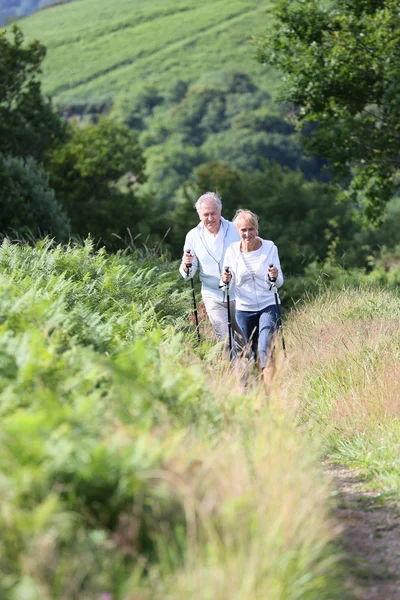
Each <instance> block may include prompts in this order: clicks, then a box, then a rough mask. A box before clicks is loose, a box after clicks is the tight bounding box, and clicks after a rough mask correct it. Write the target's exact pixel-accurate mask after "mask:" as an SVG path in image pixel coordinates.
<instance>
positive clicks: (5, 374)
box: [0, 240, 345, 600]
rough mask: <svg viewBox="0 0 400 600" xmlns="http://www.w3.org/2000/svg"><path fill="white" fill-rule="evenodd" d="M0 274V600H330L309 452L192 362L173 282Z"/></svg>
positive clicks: (333, 532) (167, 273)
mask: <svg viewBox="0 0 400 600" xmlns="http://www.w3.org/2000/svg"><path fill="white" fill-rule="evenodd" d="M0 265H1V271H2V277H1V279H0V377H1V391H0V413H1V426H0V473H1V477H0V489H1V497H2V502H1V509H0V535H1V538H2V544H1V545H0V568H1V572H2V577H1V583H0V596H1V597H2V598H4V599H5V600H16V599H25V598H29V599H30V600H36V599H39V598H40V599H41V600H50V599H51V600H55V599H62V600H67V599H68V600H69V599H73V598H79V599H80V600H82V599H83V600H86V599H87V600H89V599H90V600H92V599H93V600H99V598H101V599H103V598H110V597H111V598H112V599H113V600H116V599H118V600H129V599H133V598H135V599H137V598H143V599H144V598H198V597H203V598H221V599H222V598H233V599H235V598H237V599H239V598H241V599H242V598H260V599H261V598H266V597H267V598H271V600H273V599H275V598H276V599H278V598H279V599H282V600H284V599H290V600H292V599H296V598H307V599H315V600H317V599H318V600H321V599H324V598H327V599H328V598H330V599H332V598H344V594H345V591H344V588H343V582H342V581H341V580H342V579H343V576H342V575H341V576H340V577H339V574H338V570H339V561H340V556H339V555H338V553H337V550H336V549H335V545H334V541H335V539H336V538H337V535H338V529H337V527H336V525H335V523H334V521H333V519H332V516H331V495H330V494H331V488H330V486H329V485H328V483H327V482H326V481H325V480H324V478H323V476H322V469H321V466H320V464H319V457H320V456H321V453H323V451H324V448H323V446H322V445H321V442H320V440H318V439H317V438H315V439H314V440H311V439H310V438H309V436H308V435H306V434H305V433H304V431H303V429H302V428H298V426H297V423H296V419H295V418H294V414H295V407H293V410H289V408H286V409H285V408H284V402H283V401H282V400H279V401H278V399H279V398H280V396H279V394H277V395H276V397H275V400H270V401H268V400H267V399H266V398H265V397H264V395H263V391H262V388H260V387H259V386H258V385H257V382H253V384H252V385H250V386H249V387H248V390H247V392H246V393H244V390H243V387H242V382H241V381H240V379H239V378H238V377H237V376H236V374H235V372H233V371H231V369H230V368H229V366H227V365H225V367H222V366H221V365H222V362H221V352H220V349H219V348H218V347H216V346H215V344H214V342H213V341H212V340H205V341H203V343H202V346H201V347H200V348H198V349H196V348H194V345H193V342H194V340H195V337H194V336H193V334H192V333H191V332H190V324H189V325H188V320H187V313H188V310H189V309H190V306H191V303H190V296H189V295H188V292H187V291H186V290H183V289H182V285H181V283H180V282H179V279H178V275H177V271H176V265H168V264H165V263H163V262H160V261H155V260H151V259H139V258H138V257H137V256H128V255H125V254H119V255H114V256H107V255H106V254H105V253H104V252H103V251H98V252H94V251H93V247H92V246H91V244H90V243H89V242H88V243H86V245H84V246H78V245H77V246H70V247H67V248H61V247H56V248H51V247H50V244H49V243H48V242H46V241H44V242H39V243H37V244H36V246H35V247H28V246H18V245H13V244H11V243H10V242H8V241H7V240H5V241H4V242H3V244H2V246H1V248H0ZM294 403H295V402H294Z"/></svg>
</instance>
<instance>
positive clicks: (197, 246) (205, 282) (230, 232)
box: [179, 217, 240, 301]
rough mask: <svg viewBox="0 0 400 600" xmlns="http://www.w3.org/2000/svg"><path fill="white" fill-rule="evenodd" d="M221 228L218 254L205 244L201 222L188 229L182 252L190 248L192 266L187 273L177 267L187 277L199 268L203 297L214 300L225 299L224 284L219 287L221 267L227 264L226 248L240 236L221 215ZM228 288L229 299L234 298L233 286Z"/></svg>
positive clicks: (231, 224) (232, 225)
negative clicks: (210, 297) (229, 292)
mask: <svg viewBox="0 0 400 600" xmlns="http://www.w3.org/2000/svg"><path fill="white" fill-rule="evenodd" d="M221 228H222V231H221V233H222V236H223V241H222V244H221V248H220V250H221V251H220V253H219V254H218V256H215V255H214V252H213V251H212V250H211V249H210V248H209V246H208V244H207V241H206V239H205V237H204V226H203V224H202V223H199V224H198V225H197V227H194V228H193V229H191V230H190V231H189V233H188V234H187V236H186V239H185V245H184V252H185V251H186V249H190V250H191V252H192V254H194V259H193V263H192V268H191V269H190V271H189V274H188V273H187V272H186V270H185V269H183V268H182V265H181V266H180V267H179V272H180V274H181V275H182V277H184V278H185V279H188V278H190V277H193V276H194V275H195V273H196V271H197V269H199V271H200V281H201V284H202V286H201V291H202V294H203V297H204V296H212V297H213V298H215V299H216V300H221V301H224V300H225V299H226V296H225V286H223V287H222V288H220V277H221V272H222V269H223V267H224V266H225V265H226V264H227V263H226V261H225V253H226V251H227V248H228V247H229V246H230V245H231V244H232V243H233V242H236V241H237V240H239V239H240V236H239V234H238V232H237V229H236V227H235V226H234V224H233V223H231V222H230V221H227V220H226V219H224V218H223V217H221ZM230 289H231V294H230V299H231V300H234V298H235V290H234V286H233V287H232V288H230Z"/></svg>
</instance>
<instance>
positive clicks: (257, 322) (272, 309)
mask: <svg viewBox="0 0 400 600" xmlns="http://www.w3.org/2000/svg"><path fill="white" fill-rule="evenodd" d="M279 317H280V314H278V313H277V310H276V305H275V304H272V305H271V306H266V307H265V308H263V309H262V310H258V311H256V312H248V311H246V310H236V320H237V322H238V324H239V327H240V329H241V330H242V331H243V335H244V338H245V341H246V344H247V345H248V347H249V348H250V349H251V352H252V354H253V357H254V360H257V357H258V360H259V362H260V367H261V369H263V368H264V367H266V366H267V365H268V363H269V362H270V360H271V355H272V352H273V349H274V344H273V340H274V333H275V332H276V330H277V328H278V320H279Z"/></svg>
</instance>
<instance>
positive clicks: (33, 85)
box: [0, 25, 65, 160]
mask: <svg viewBox="0 0 400 600" xmlns="http://www.w3.org/2000/svg"><path fill="white" fill-rule="evenodd" d="M11 33H12V37H11V36H8V35H0V152H3V153H4V154H12V155H14V156H22V157H27V156H33V157H34V158H35V159H37V160H43V159H44V158H45V156H46V153H47V152H48V151H49V150H50V149H51V148H52V147H53V146H54V145H55V144H56V143H57V141H59V140H61V139H63V138H64V135H65V126H64V125H63V123H62V121H61V119H60V117H59V116H58V114H57V113H56V112H55V111H54V109H53V107H52V105H51V102H50V100H48V99H46V98H45V97H44V96H43V95H42V91H41V82H40V74H41V63H42V61H43V59H44V57H45V55H46V49H45V47H44V46H43V45H42V44H40V42H38V41H33V42H31V43H30V44H28V45H24V36H23V34H22V32H21V30H20V29H19V28H18V27H17V26H16V25H14V26H13V27H12V30H11Z"/></svg>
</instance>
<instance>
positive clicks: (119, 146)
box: [49, 119, 145, 241]
mask: <svg viewBox="0 0 400 600" xmlns="http://www.w3.org/2000/svg"><path fill="white" fill-rule="evenodd" d="M144 167H145V161H144V158H143V155H142V152H141V150H140V148H139V145H138V143H137V137H136V134H135V133H134V132H133V131H132V130H131V129H129V127H127V126H125V125H121V124H118V123H115V122H113V121H111V120H109V119H101V120H100V121H99V123H98V124H97V125H93V124H91V125H89V126H87V127H83V128H79V127H77V126H73V127H72V135H71V137H70V139H69V140H68V142H67V143H66V144H64V145H62V146H59V147H58V148H57V149H56V150H55V151H54V152H53V154H52V157H51V161H50V164H49V169H50V174H51V182H52V185H53V187H54V189H55V191H56V194H57V198H58V199H59V200H60V202H62V204H63V206H64V207H65V209H66V211H67V213H68V215H69V216H70V218H71V225H72V231H73V232H74V233H77V234H79V235H81V236H83V237H85V236H86V235H87V234H88V233H90V234H92V236H93V237H95V238H99V237H102V238H103V239H104V240H105V241H110V240H111V239H113V238H112V235H113V234H114V233H116V234H118V235H121V234H124V233H125V232H126V228H127V227H132V226H133V225H135V224H136V221H137V220H139V219H140V218H143V214H139V213H140V211H141V209H140V208H139V205H138V202H137V198H136V195H135V191H136V189H137V187H138V184H140V183H142V182H143V181H144V180H145V176H144ZM127 173H128V179H129V184H130V185H129V186H128V190H129V191H123V190H122V189H121V187H120V186H119V185H118V182H119V180H120V178H121V177H122V176H124V175H126V174H127Z"/></svg>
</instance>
